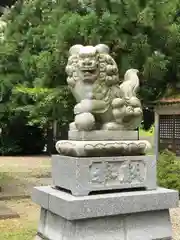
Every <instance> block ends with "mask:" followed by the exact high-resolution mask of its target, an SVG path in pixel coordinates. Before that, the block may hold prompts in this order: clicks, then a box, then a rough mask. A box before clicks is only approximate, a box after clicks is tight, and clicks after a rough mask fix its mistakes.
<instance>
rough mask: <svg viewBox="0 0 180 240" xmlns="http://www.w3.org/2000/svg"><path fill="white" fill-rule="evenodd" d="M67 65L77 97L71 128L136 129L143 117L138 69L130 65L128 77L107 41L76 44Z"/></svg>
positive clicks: (89, 129) (70, 51) (73, 90)
mask: <svg viewBox="0 0 180 240" xmlns="http://www.w3.org/2000/svg"><path fill="white" fill-rule="evenodd" d="M69 54H70V56H69V59H68V63H67V66H66V72H67V75H68V78H67V82H68V85H69V87H70V89H71V91H72V93H73V95H74V97H75V99H76V101H77V104H76V106H75V107H74V114H75V120H74V122H73V123H71V124H70V130H79V131H92V130H134V129H135V128H137V127H138V126H139V124H140V123H141V120H142V108H141V103H140V100H139V99H138V98H137V97H136V93H137V90H138V87H139V78H138V76H137V73H138V70H136V69H129V70H127V72H126V73H125V75H124V81H123V82H122V83H121V82H120V80H119V74H118V67H117V64H116V62H115V61H114V59H113V58H112V57H111V56H110V55H109V47H108V46H107V45H104V44H99V45H97V46H95V47H93V46H82V45H74V46H72V47H71V48H70V50H69Z"/></svg>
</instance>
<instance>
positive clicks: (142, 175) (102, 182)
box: [52, 155, 156, 196]
mask: <svg viewBox="0 0 180 240" xmlns="http://www.w3.org/2000/svg"><path fill="white" fill-rule="evenodd" d="M52 179H53V185H54V186H57V187H60V188H64V189H66V190H69V191H71V193H72V194H73V195H75V196H80V195H82V196H83V195H84V196H85V195H88V194H89V193H91V192H96V191H104V190H112V189H114V190H119V189H133V188H145V189H147V190H152V189H155V188H156V160H155V156H124V157H121V156H117V157H68V156H63V155H54V156H52Z"/></svg>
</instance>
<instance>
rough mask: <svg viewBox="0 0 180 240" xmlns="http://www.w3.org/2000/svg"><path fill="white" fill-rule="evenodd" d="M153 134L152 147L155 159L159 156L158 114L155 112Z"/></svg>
mask: <svg viewBox="0 0 180 240" xmlns="http://www.w3.org/2000/svg"><path fill="white" fill-rule="evenodd" d="M154 119H155V124H154V126H155V134H154V147H155V155H156V160H158V157H159V137H160V136H159V114H158V113H157V112H155V116H154Z"/></svg>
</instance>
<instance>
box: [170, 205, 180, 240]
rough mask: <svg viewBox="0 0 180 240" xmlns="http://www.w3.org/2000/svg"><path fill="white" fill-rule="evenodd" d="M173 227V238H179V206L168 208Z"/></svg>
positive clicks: (177, 239) (174, 239) (176, 239)
mask: <svg viewBox="0 0 180 240" xmlns="http://www.w3.org/2000/svg"><path fill="white" fill-rule="evenodd" d="M170 214H171V222H172V228H173V240H180V208H174V209H171V210H170Z"/></svg>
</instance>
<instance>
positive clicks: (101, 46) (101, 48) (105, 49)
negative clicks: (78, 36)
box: [95, 44, 110, 54]
mask: <svg viewBox="0 0 180 240" xmlns="http://www.w3.org/2000/svg"><path fill="white" fill-rule="evenodd" d="M95 48H96V50H97V52H98V53H106V54H109V52H110V50H109V47H108V46H107V45H106V44H98V45H96V47H95Z"/></svg>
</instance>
